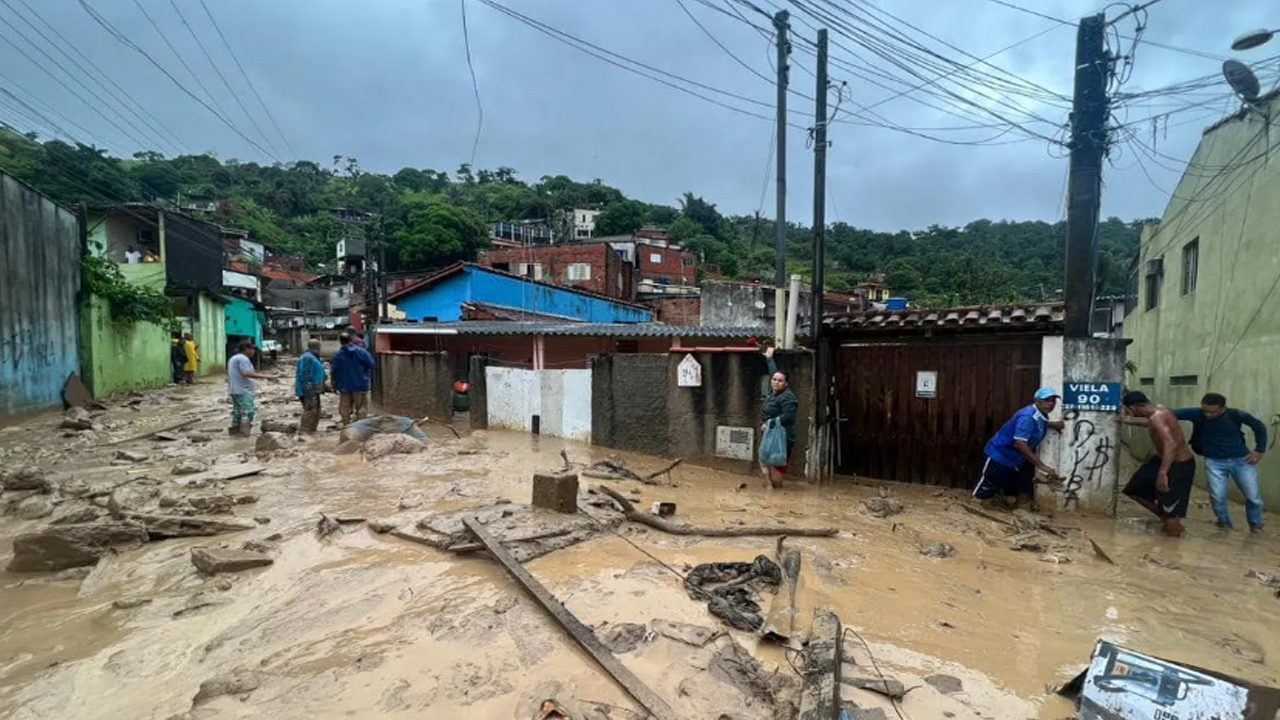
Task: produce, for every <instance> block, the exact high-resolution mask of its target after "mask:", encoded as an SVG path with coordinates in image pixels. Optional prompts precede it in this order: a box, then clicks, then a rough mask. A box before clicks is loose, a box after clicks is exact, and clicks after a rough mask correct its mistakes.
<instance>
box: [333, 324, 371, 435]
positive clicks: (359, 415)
mask: <svg viewBox="0 0 1280 720" xmlns="http://www.w3.org/2000/svg"><path fill="white" fill-rule="evenodd" d="M338 344H340V345H341V346H342V347H340V348H338V352H337V354H336V355H334V356H333V360H332V362H330V363H329V365H330V370H331V371H332V373H333V386H334V389H335V390H337V391H338V414H339V415H340V416H342V426H343V427H346V426H347V425H349V424H351V419H352V418H353V417H354V418H355V419H356V420H363V419H364V418H365V417H367V416H368V414H369V411H368V407H369V372H370V371H371V370H373V356H372V355H370V354H369V351H368V350H365V349H364V348H362V347H360V346H358V345H356V344H355V343H353V342H352V340H351V334H350V333H342V334H341V335H339V336H338Z"/></svg>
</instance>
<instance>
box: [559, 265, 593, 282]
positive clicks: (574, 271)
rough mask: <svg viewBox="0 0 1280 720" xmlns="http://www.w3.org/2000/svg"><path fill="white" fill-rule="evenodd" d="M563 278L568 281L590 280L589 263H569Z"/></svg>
mask: <svg viewBox="0 0 1280 720" xmlns="http://www.w3.org/2000/svg"><path fill="white" fill-rule="evenodd" d="M565 279H566V280H568V281H570V282H573V281H582V280H590V279H591V265H590V264H589V263H569V267H568V268H567V269H566V270H565Z"/></svg>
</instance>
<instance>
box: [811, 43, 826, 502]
mask: <svg viewBox="0 0 1280 720" xmlns="http://www.w3.org/2000/svg"><path fill="white" fill-rule="evenodd" d="M817 76H818V86H817V89H816V90H815V91H814V99H815V100H814V113H813V123H814V125H813V286H812V290H811V292H812V294H813V310H812V311H811V313H812V314H811V316H810V319H809V345H810V346H811V347H812V348H813V353H814V354H813V362H814V372H813V377H814V386H815V392H814V395H813V404H814V408H813V410H814V426H815V427H816V428H817V430H818V437H819V438H823V437H825V435H826V433H825V428H826V424H827V385H828V382H827V363H826V361H825V357H826V353H825V352H824V350H823V348H822V343H821V340H822V308H823V300H824V299H825V298H824V295H825V292H824V289H825V286H826V273H825V266H826V259H827V93H828V91H829V90H830V88H829V87H828V80H827V30H826V28H823V29H821V30H819V31H818V67H817ZM823 445H824V443H823V442H822V441H821V440H820V441H819V445H818V447H819V448H821V447H823ZM825 470H826V461H825V457H823V459H822V460H821V461H820V462H819V464H818V473H817V475H818V477H819V478H821V477H822V476H823V474H824V471H825Z"/></svg>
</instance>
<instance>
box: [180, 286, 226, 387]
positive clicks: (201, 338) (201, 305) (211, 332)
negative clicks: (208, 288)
mask: <svg viewBox="0 0 1280 720" xmlns="http://www.w3.org/2000/svg"><path fill="white" fill-rule="evenodd" d="M223 308H224V306H223V304H222V301H221V300H219V299H218V298H215V297H213V296H212V295H209V294H208V293H200V295H199V296H198V300H197V312H198V313H199V314H198V315H197V316H196V317H197V318H198V319H197V320H194V321H193V320H192V319H190V318H188V319H187V321H186V322H185V323H184V324H185V325H186V326H187V328H188V329H189V330H190V331H191V334H192V336H193V337H195V340H196V342H197V343H198V347H199V348H200V377H206V376H208V375H211V374H214V373H219V372H223V371H225V370H226V369H227V318H226V311H225V310H224V309H223Z"/></svg>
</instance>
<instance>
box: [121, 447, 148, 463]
mask: <svg viewBox="0 0 1280 720" xmlns="http://www.w3.org/2000/svg"><path fill="white" fill-rule="evenodd" d="M115 458H116V459H117V460H127V461H128V462H131V463H140V462H146V461H147V460H150V459H151V456H150V455H148V454H146V453H141V452H136V451H134V450H117V451H116V455H115Z"/></svg>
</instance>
